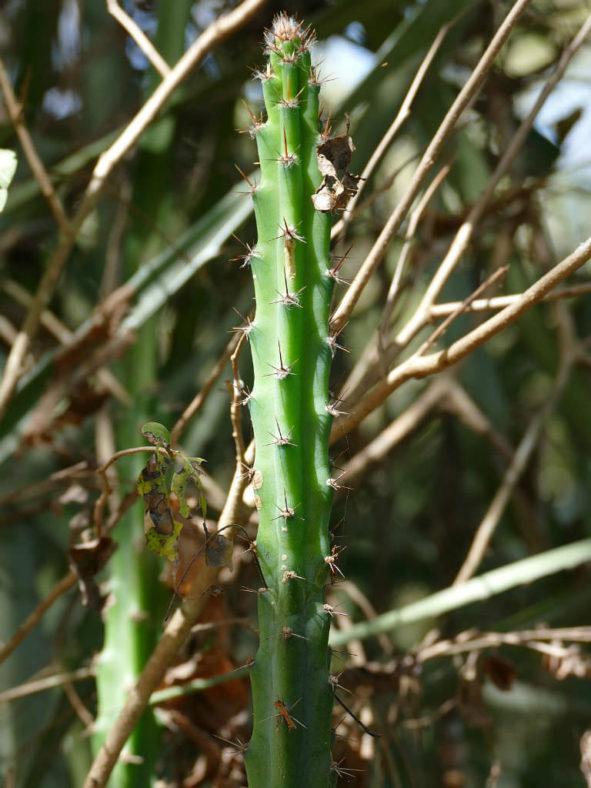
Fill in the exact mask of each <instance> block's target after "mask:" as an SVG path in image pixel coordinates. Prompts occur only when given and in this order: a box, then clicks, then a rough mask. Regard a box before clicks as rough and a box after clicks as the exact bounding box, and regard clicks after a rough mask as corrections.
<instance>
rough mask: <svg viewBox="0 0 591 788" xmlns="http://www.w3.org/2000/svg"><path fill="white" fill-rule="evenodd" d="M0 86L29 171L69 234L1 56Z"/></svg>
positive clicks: (66, 222)
mask: <svg viewBox="0 0 591 788" xmlns="http://www.w3.org/2000/svg"><path fill="white" fill-rule="evenodd" d="M0 88H1V89H2V93H3V94H4V103H5V104H6V109H7V110H8V115H9V117H10V120H11V122H12V125H13V126H14V130H15V131H16V134H17V137H18V138H19V141H20V144H21V145H22V147H23V152H24V154H25V156H26V157H27V161H28V162H29V166H30V168H31V171H32V173H33V175H34V176H35V179H36V181H37V183H38V184H39V188H40V189H41V192H42V194H43V196H44V197H45V199H46V200H47V202H48V203H49V207H50V208H51V212H52V213H53V215H54V218H55V220H56V222H57V225H58V227H59V228H60V232H61V233H63V234H64V235H66V236H70V235H71V233H72V229H71V227H70V223H69V221H68V217H67V216H66V212H65V210H64V206H63V205H62V202H61V200H60V198H59V196H58V195H57V193H56V191H55V189H54V188H53V184H52V182H51V178H50V177H49V175H48V173H47V170H46V169H45V167H44V165H43V162H42V161H41V159H40V158H39V154H38V153H37V149H36V148H35V145H34V143H33V140H32V138H31V135H30V134H29V131H28V129H27V127H26V125H25V122H24V120H23V108H22V106H21V104H20V102H19V101H18V100H17V98H16V96H15V95H14V91H13V89H12V85H11V83H10V79H9V77H8V74H7V73H6V69H5V67H4V61H3V60H2V58H0Z"/></svg>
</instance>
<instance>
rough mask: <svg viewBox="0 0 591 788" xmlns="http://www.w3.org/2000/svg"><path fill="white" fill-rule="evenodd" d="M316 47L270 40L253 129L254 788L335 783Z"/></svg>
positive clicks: (278, 30)
mask: <svg viewBox="0 0 591 788" xmlns="http://www.w3.org/2000/svg"><path fill="white" fill-rule="evenodd" d="M310 42H311V35H310V33H309V32H308V31H304V30H302V28H301V25H300V24H298V23H297V22H295V21H294V20H293V19H290V18H288V17H286V16H284V15H280V16H278V17H277V18H276V19H275V21H274V24H273V27H272V30H271V31H269V32H268V34H267V52H268V56H269V59H268V64H267V68H266V70H265V71H264V72H261V73H260V74H259V76H260V78H261V81H262V86H263V96H264V100H265V107H266V111H267V120H266V122H265V123H262V122H261V123H256V124H255V127H254V133H255V136H256V141H257V146H258V154H259V161H260V167H261V181H260V184H259V185H258V186H257V187H256V190H255V192H254V205H255V215H256V222H257V231H258V242H257V246H256V249H255V251H254V253H253V255H252V257H251V266H252V272H253V279H254V285H255V296H256V315H255V318H254V321H253V325H252V327H251V329H250V331H249V339H250V344H251V348H252V357H253V365H254V386H253V390H252V393H251V396H250V401H249V405H250V413H251V418H252V423H253V429H254V436H255V443H256V460H255V465H254V467H255V471H256V473H255V474H254V486H255V488H256V494H257V496H258V502H257V505H259V506H260V509H259V517H260V523H259V530H258V536H257V542H256V544H257V554H258V559H259V563H260V566H261V570H262V573H263V576H264V579H265V583H266V586H267V589H266V591H265V592H264V593H261V594H260V597H259V633H260V643H259V650H258V652H257V656H256V661H255V664H254V666H253V668H252V673H251V677H252V692H253V705H254V727H253V735H252V738H251V741H250V744H249V747H248V750H247V752H246V766H247V772H248V778H249V785H250V786H251V788H270V787H271V786H298V787H300V786H303V785H305V786H307V787H308V788H314V787H315V786H328V785H329V784H330V783H331V779H330V775H331V770H330V766H331V756H330V744H331V741H330V740H331V723H330V718H331V709H332V702H333V698H332V691H331V687H330V684H329V676H328V668H329V652H328V630H329V618H330V617H329V614H328V613H327V612H326V611H325V610H324V607H323V603H324V588H325V585H326V582H327V577H328V566H327V562H326V558H327V557H328V556H329V554H330V546H329V535H328V520H329V515H330V509H331V502H332V493H333V490H332V488H331V486H330V469H329V462H328V438H329V432H330V424H331V416H330V414H329V413H328V411H327V405H328V377H329V371H330V362H331V348H330V345H329V341H328V340H329V329H328V316H329V306H330V300H331V295H332V290H333V284H334V282H333V279H332V278H331V276H330V265H329V241H330V214H329V213H321V212H319V211H316V210H315V208H314V205H313V202H312V195H313V194H314V192H315V191H316V189H317V188H318V187H319V185H320V183H321V181H322V176H321V174H320V172H319V170H318V162H317V156H316V147H317V145H318V143H319V141H320V140H319V133H318V111H319V110H318V93H319V84H318V82H317V81H316V79H315V75H314V70H313V69H312V67H311V60H310V52H309V45H310Z"/></svg>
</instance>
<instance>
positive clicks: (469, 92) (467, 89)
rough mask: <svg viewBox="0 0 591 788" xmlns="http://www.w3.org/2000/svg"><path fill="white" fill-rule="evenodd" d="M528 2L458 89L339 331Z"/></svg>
mask: <svg viewBox="0 0 591 788" xmlns="http://www.w3.org/2000/svg"><path fill="white" fill-rule="evenodd" d="M529 2H530V0H517V2H516V3H515V5H514V6H513V8H512V9H511V11H510V12H509V13H508V14H507V16H506V17H505V19H504V20H503V22H502V24H501V26H500V27H499V29H498V30H497V32H496V33H495V35H494V36H493V38H492V40H491V42H490V44H489V45H488V47H487V48H486V50H485V51H484V53H483V55H482V57H481V58H480V60H479V61H478V63H477V65H476V67H475V69H474V71H473V72H472V74H471V75H470V77H469V79H468V80H467V82H466V84H465V85H464V87H463V88H462V89H461V91H460V92H459V93H458V95H457V97H456V99H455V101H454V102H453V104H452V105H451V107H450V108H449V110H448V112H447V114H446V116H445V118H444V119H443V121H442V122H441V125H440V126H439V128H438V129H437V131H436V132H435V135H434V137H433V139H432V140H431V142H430V143H429V145H428V146H427V150H426V151H425V154H424V155H423V158H422V159H421V161H420V163H419V166H418V167H417V170H416V172H415V174H414V176H413V178H412V180H411V182H410V184H409V186H408V188H407V190H406V192H405V193H404V195H403V196H402V198H401V200H400V202H399V203H398V205H397V206H396V208H395V209H394V211H393V213H392V215H391V216H390V218H389V219H388V221H387V222H386V225H385V226H384V229H383V230H382V232H381V233H380V235H379V237H378V239H377V241H376V242H375V243H374V245H373V247H372V249H371V251H370V252H369V254H368V255H367V257H366V259H365V261H364V263H363V265H362V266H361V268H360V269H359V271H358V272H357V275H356V276H355V279H354V280H353V282H352V283H351V285H350V287H349V289H348V290H347V292H346V293H345V296H344V297H343V300H342V301H341V303H340V304H339V306H338V308H337V310H336V312H335V314H334V315H333V318H332V327H333V328H334V329H335V330H337V331H338V330H339V329H340V328H342V327H343V326H344V325H345V323H346V322H347V320H348V319H349V316H350V314H351V312H352V311H353V308H354V306H355V304H356V303H357V301H358V300H359V297H360V295H361V293H362V292H363V289H364V288H365V286H366V284H367V282H368V281H369V279H370V277H371V275H372V274H373V272H374V271H375V269H376V267H377V266H378V265H379V263H380V261H381V260H382V258H383V256H384V254H385V253H386V250H387V248H388V246H389V244H390V241H391V240H392V238H393V237H394V235H395V233H396V232H397V230H398V228H399V227H400V225H401V224H402V221H403V219H404V217H405V216H406V214H407V212H408V210H409V208H410V206H411V205H412V203H413V200H414V199H415V197H416V196H417V194H418V193H419V190H420V188H421V186H422V185H423V183H424V182H425V180H426V178H427V176H428V175H429V172H430V171H431V168H432V167H433V164H434V163H435V161H436V159H437V156H438V155H439V153H440V151H441V148H442V147H443V144H444V142H445V140H446V139H447V138H448V137H449V135H450V134H451V132H452V130H453V128H454V126H455V125H456V123H457V121H458V120H459V118H460V117H461V115H462V113H463V111H464V110H465V109H466V107H467V106H468V105H469V104H470V102H471V101H473V99H474V98H475V96H476V95H477V93H478V91H479V89H480V87H481V85H482V83H483V81H484V78H485V77H486V75H487V74H488V72H489V70H490V69H491V67H492V64H493V63H494V60H495V58H496V56H497V55H498V53H499V52H500V50H501V49H502V47H503V45H504V44H505V41H506V40H507V38H508V37H509V34H510V33H511V30H512V29H513V28H514V26H515V25H516V24H517V22H518V20H519V18H520V16H521V15H522V14H523V12H524V11H525V9H526V8H527V6H528V4H529Z"/></svg>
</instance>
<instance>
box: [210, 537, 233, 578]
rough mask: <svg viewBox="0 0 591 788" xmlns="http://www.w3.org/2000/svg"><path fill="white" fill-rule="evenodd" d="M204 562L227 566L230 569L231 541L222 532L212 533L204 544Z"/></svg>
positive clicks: (211, 564)
mask: <svg viewBox="0 0 591 788" xmlns="http://www.w3.org/2000/svg"><path fill="white" fill-rule="evenodd" d="M205 563H206V564H207V565H208V566H227V567H228V569H232V542H231V541H230V539H228V538H227V537H225V536H224V535H223V534H213V535H212V536H210V537H209V538H208V539H207V542H206V544H205Z"/></svg>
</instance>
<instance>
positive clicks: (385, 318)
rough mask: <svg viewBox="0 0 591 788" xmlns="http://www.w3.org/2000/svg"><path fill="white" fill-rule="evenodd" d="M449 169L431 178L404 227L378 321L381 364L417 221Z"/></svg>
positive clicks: (445, 167)
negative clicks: (387, 332) (400, 244)
mask: <svg viewBox="0 0 591 788" xmlns="http://www.w3.org/2000/svg"><path fill="white" fill-rule="evenodd" d="M450 169H451V165H449V164H446V165H445V166H444V167H442V168H441V169H440V170H439V172H438V173H437V175H436V176H435V177H434V178H433V180H432V181H431V183H430V184H429V186H428V187H427V188H426V189H425V192H424V194H423V196H422V197H421V199H420V200H419V202H418V203H417V206H416V208H415V209H414V210H413V212H412V213H411V215H410V218H409V220H408V227H407V228H406V234H405V238H404V244H403V246H402V249H401V250H400V255H399V257H398V262H397V263H396V268H395V269H394V275H393V277H392V281H391V282H390V288H389V290H388V295H387V296H386V303H385V305H384V309H383V311H382V319H381V321H380V327H379V329H378V353H379V357H380V362H381V363H382V366H384V368H385V365H384V363H383V351H384V337H385V334H386V331H387V330H388V323H389V322H390V316H391V314H392V310H393V309H394V306H395V304H396V301H397V298H398V295H399V292H400V281H401V279H402V273H403V271H404V268H405V266H406V263H407V262H408V260H409V258H410V255H411V252H412V249H413V245H414V244H413V241H414V237H415V234H416V232H417V229H418V226H419V223H420V221H421V219H422V218H423V214H424V212H425V209H426V208H427V206H428V205H429V203H430V201H431V198H432V197H433V195H434V194H435V192H436V191H437V189H438V188H439V186H440V185H441V183H442V182H443V180H444V179H445V178H446V177H447V175H448V173H449V171H450Z"/></svg>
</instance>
